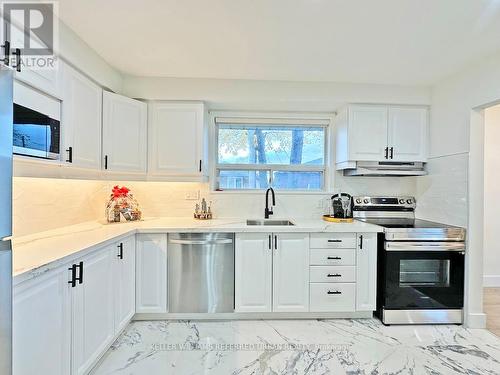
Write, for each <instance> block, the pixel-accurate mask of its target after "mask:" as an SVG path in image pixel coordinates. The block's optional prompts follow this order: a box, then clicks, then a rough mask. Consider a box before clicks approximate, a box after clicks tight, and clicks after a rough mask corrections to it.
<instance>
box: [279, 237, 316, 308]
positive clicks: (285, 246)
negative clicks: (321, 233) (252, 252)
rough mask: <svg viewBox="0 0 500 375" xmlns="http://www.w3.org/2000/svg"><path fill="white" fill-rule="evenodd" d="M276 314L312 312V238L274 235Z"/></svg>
mask: <svg viewBox="0 0 500 375" xmlns="http://www.w3.org/2000/svg"><path fill="white" fill-rule="evenodd" d="M274 245H275V246H274V251H273V311H274V312H307V311H309V235H308V234H303V233H286V234H285V233H280V234H274Z"/></svg>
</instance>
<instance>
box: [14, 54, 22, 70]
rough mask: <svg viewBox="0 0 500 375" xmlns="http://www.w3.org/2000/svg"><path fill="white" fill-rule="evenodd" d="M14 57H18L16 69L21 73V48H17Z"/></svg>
mask: <svg viewBox="0 0 500 375" xmlns="http://www.w3.org/2000/svg"><path fill="white" fill-rule="evenodd" d="M13 55H14V56H16V66H15V68H16V70H17V71H18V72H20V71H21V50H20V49H19V48H16V49H15V51H14V53H13Z"/></svg>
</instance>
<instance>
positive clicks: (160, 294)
mask: <svg viewBox="0 0 500 375" xmlns="http://www.w3.org/2000/svg"><path fill="white" fill-rule="evenodd" d="M167 290H168V289H167V235H166V234H139V235H137V251H136V312H137V313H166V312H167Z"/></svg>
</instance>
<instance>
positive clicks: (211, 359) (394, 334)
mask: <svg viewBox="0 0 500 375" xmlns="http://www.w3.org/2000/svg"><path fill="white" fill-rule="evenodd" d="M92 374H93V375H105V374H106V375H108V374H117V375H142V374H144V375H156V374H162V375H166V374H175V375H184V374H192V375H198V374H210V375H212V374H217V375H219V374H221V375H225V374H231V375H250V374H255V375H257V374H273V375H274V374H314V375H315V374H415V375H416V374H433V375H437V374H478V375H479V374H481V375H483V374H500V338H498V337H497V336H495V335H493V334H492V333H491V332H489V331H487V330H472V329H465V328H463V327H461V326H455V325H441V326H390V327H386V326H384V325H382V323H380V322H379V321H378V320H376V319H339V320H253V321H216V322H213V321H211V322H210V321H203V322H198V321H143V322H133V323H131V324H130V326H129V327H128V328H127V329H126V330H125V332H124V333H123V334H122V335H121V337H120V338H119V339H118V340H117V341H116V342H115V343H114V344H113V346H112V347H111V348H110V350H109V351H108V352H107V353H106V355H105V356H104V358H103V359H102V361H101V363H100V364H99V365H98V366H96V368H95V369H94V371H93V372H92Z"/></svg>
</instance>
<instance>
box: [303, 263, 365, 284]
mask: <svg viewBox="0 0 500 375" xmlns="http://www.w3.org/2000/svg"><path fill="white" fill-rule="evenodd" d="M309 270H310V271H309V280H310V282H311V283H353V282H355V281H356V267H354V266H311V267H310V269H309Z"/></svg>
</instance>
